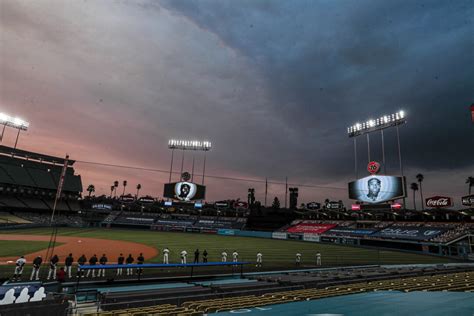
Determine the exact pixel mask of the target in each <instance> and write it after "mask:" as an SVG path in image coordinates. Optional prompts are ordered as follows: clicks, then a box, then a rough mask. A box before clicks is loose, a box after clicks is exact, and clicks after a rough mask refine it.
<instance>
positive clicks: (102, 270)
mask: <svg viewBox="0 0 474 316" xmlns="http://www.w3.org/2000/svg"><path fill="white" fill-rule="evenodd" d="M107 261H108V259H107V257H106V256H105V253H104V254H103V255H102V257H100V260H99V263H100V265H101V266H105V265H106V264H107ZM101 272H102V277H105V269H99V275H98V277H99V278H100V276H101Z"/></svg>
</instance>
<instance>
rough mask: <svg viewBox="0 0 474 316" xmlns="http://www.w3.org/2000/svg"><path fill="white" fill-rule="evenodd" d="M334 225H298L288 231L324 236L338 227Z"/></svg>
mask: <svg viewBox="0 0 474 316" xmlns="http://www.w3.org/2000/svg"><path fill="white" fill-rule="evenodd" d="M336 226H337V225H333V224H314V223H305V222H302V223H299V224H298V225H295V226H292V227H290V228H288V229H287V232H289V233H311V234H322V233H324V232H326V231H328V230H330V229H331V228H334V227H336Z"/></svg>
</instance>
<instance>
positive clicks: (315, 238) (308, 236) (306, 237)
mask: <svg viewBox="0 0 474 316" xmlns="http://www.w3.org/2000/svg"><path fill="white" fill-rule="evenodd" d="M303 240H304V241H312V242H320V241H321V237H320V236H319V235H315V234H308V233H305V234H303Z"/></svg>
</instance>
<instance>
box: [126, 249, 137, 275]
mask: <svg viewBox="0 0 474 316" xmlns="http://www.w3.org/2000/svg"><path fill="white" fill-rule="evenodd" d="M134 261H135V259H134V258H133V257H132V254H131V253H130V254H128V257H127V259H125V262H126V263H127V264H133V262H134ZM127 275H133V270H132V268H127Z"/></svg>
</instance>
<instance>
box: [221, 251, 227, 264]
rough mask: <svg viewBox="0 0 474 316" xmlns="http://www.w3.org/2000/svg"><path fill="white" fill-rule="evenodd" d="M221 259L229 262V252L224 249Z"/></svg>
mask: <svg viewBox="0 0 474 316" xmlns="http://www.w3.org/2000/svg"><path fill="white" fill-rule="evenodd" d="M221 261H222V262H227V252H225V251H223V252H222V253H221Z"/></svg>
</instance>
